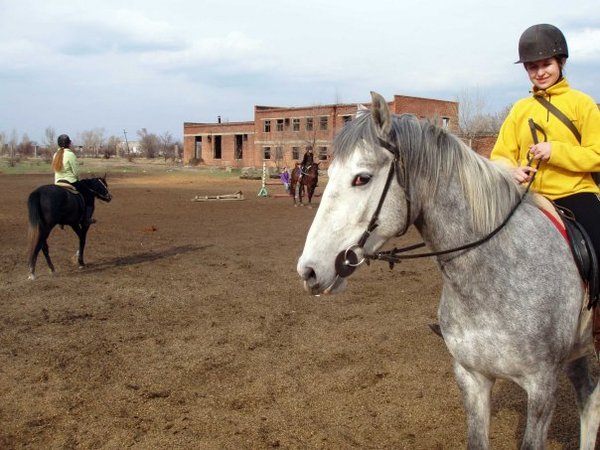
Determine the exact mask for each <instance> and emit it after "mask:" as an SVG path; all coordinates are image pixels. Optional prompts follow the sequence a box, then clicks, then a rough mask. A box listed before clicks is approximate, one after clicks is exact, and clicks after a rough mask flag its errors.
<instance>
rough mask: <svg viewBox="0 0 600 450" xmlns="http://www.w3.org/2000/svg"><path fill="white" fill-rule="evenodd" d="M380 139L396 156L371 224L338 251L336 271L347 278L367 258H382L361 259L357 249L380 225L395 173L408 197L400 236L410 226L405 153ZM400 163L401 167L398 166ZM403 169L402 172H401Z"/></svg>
mask: <svg viewBox="0 0 600 450" xmlns="http://www.w3.org/2000/svg"><path fill="white" fill-rule="evenodd" d="M377 139H378V141H379V145H380V146H381V147H383V148H385V149H386V150H388V151H389V152H390V153H391V154H392V155H393V156H394V158H393V159H392V161H391V162H390V168H389V170H388V175H387V178H386V180H385V185H384V186H383V191H382V192H381V196H380V197H379V203H377V208H375V211H374V212H373V215H372V216H371V220H370V221H369V225H368V226H367V229H366V230H365V231H364V233H363V234H362V236H361V237H360V239H359V240H358V242H357V243H356V244H353V245H351V246H350V247H348V248H347V249H346V250H344V251H341V252H340V253H338V255H337V257H336V258H335V271H336V273H337V274H338V275H339V276H340V277H342V278H345V277H347V276H349V275H350V274H352V273H353V272H354V271H355V270H356V268H357V267H359V266H360V265H361V264H363V263H364V262H365V261H366V260H367V259H380V258H374V257H373V255H365V256H363V257H362V258H361V259H360V260H359V258H358V254H357V253H356V252H355V250H362V249H363V248H364V246H365V244H366V242H367V239H369V236H370V235H371V233H372V232H373V231H374V230H375V228H377V227H378V226H379V213H380V212H381V208H382V207H383V203H384V202H385V198H386V197H387V193H388V191H389V190H390V186H391V185H392V180H393V179H394V174H396V180H397V181H398V185H399V186H400V187H401V188H402V189H403V190H404V196H405V198H406V221H405V223H404V229H403V230H402V231H401V232H400V233H398V236H402V235H403V234H405V233H406V231H407V230H408V227H409V226H410V223H411V214H410V210H411V204H410V190H409V179H408V176H407V174H406V164H405V161H404V155H403V154H402V153H400V149H399V148H398V146H397V145H395V144H392V143H391V142H389V141H386V140H385V139H382V138H380V137H378V138H377ZM399 163H400V167H398V165H399ZM401 171H402V172H401ZM424 245H425V244H424V243H422V244H419V245H418V246H412V247H413V249H414V248H419V247H422V246H424Z"/></svg>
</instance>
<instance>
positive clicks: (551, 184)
mask: <svg viewBox="0 0 600 450" xmlns="http://www.w3.org/2000/svg"><path fill="white" fill-rule="evenodd" d="M533 95H534V96H536V95H540V96H543V97H545V98H546V99H547V100H548V101H550V102H551V103H552V104H553V105H555V106H556V107H557V108H558V109H560V110H561V111H562V112H563V113H564V114H565V115H566V116H567V117H569V118H570V119H571V121H572V122H573V124H574V125H575V127H576V128H577V129H578V130H579V133H580V134H581V144H580V143H579V142H578V141H577V139H576V138H575V135H574V134H573V133H572V132H571V130H569V128H567V127H566V126H565V125H564V124H563V123H562V122H561V121H560V120H559V119H558V118H557V117H556V116H554V115H553V114H551V113H550V112H549V111H548V110H547V109H546V108H545V107H544V106H542V105H541V104H540V103H538V102H537V101H536V100H535V99H534V97H533V96H531V97H527V98H524V99H521V100H519V101H518V102H517V103H516V104H515V105H514V106H513V108H512V109H511V111H510V113H509V115H508V117H507V118H506V120H505V121H504V123H503V125H502V128H501V129H500V134H499V136H498V140H497V141H496V145H495V146H494V149H493V150H492V154H491V159H492V160H499V161H504V162H506V163H507V164H508V165H509V166H510V167H511V168H516V167H519V166H521V167H522V166H526V165H527V162H528V157H529V149H530V146H532V145H533V137H532V134H531V130H530V128H529V124H528V120H529V119H530V118H531V119H533V121H534V122H535V123H536V124H537V125H538V126H540V127H541V128H542V129H543V132H544V133H545V134H546V136H544V134H543V133H542V132H540V131H537V134H538V139H539V140H540V142H542V141H547V142H549V143H550V144H551V146H552V150H551V154H550V158H549V159H548V160H546V161H543V162H542V164H541V165H540V167H539V169H538V171H537V174H536V176H535V179H534V181H533V184H532V186H531V189H532V190H533V191H535V192H538V193H540V194H542V195H544V196H545V197H548V198H549V199H550V200H556V199H559V198H561V197H564V196H566V195H571V194H576V193H580V192H593V193H600V189H599V188H598V186H597V185H596V183H595V182H594V180H593V179H592V175H591V172H600V109H598V106H597V105H596V103H595V102H594V100H592V98H591V97H589V96H588V95H587V94H584V93H583V92H581V91H577V90H575V89H572V88H571V87H570V86H569V83H568V81H567V80H566V78H564V77H563V78H561V79H560V80H559V81H558V82H557V83H556V84H554V85H552V86H550V87H548V88H547V89H538V88H537V87H535V86H534V88H533ZM533 165H534V166H535V165H536V164H533Z"/></svg>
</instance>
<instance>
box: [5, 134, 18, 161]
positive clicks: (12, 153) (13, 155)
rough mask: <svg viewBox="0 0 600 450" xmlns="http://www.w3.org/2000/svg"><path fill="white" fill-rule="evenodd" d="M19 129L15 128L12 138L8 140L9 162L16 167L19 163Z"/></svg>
mask: <svg viewBox="0 0 600 450" xmlns="http://www.w3.org/2000/svg"><path fill="white" fill-rule="evenodd" d="M18 139H19V138H18V136H17V130H15V129H13V130H12V132H11V133H10V139H9V140H8V164H9V165H10V166H11V167H14V166H15V165H16V164H17V160H18V155H17V143H18Z"/></svg>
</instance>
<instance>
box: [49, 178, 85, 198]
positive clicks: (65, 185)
mask: <svg viewBox="0 0 600 450" xmlns="http://www.w3.org/2000/svg"><path fill="white" fill-rule="evenodd" d="M54 184H55V185H56V186H58V187H61V188H63V189H64V190H66V191H67V192H69V193H71V194H77V195H79V194H80V192H79V191H78V190H77V188H76V187H75V186H73V185H72V184H71V183H69V182H68V181H63V180H58V181H56V182H55V183H54Z"/></svg>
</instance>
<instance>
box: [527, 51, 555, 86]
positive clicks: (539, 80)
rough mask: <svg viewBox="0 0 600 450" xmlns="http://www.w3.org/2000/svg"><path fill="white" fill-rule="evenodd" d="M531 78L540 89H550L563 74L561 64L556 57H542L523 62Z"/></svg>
mask: <svg viewBox="0 0 600 450" xmlns="http://www.w3.org/2000/svg"><path fill="white" fill-rule="evenodd" d="M523 65H524V66H525V70H526V71H527V75H528V76H529V79H530V80H531V82H532V83H533V84H534V86H535V87H537V88H538V89H548V88H549V87H550V86H552V85H554V84H555V83H556V82H557V81H558V79H559V78H560V75H561V66H560V64H559V63H558V60H557V59H556V58H546V59H540V60H539V61H533V62H526V63H525V64H523Z"/></svg>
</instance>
